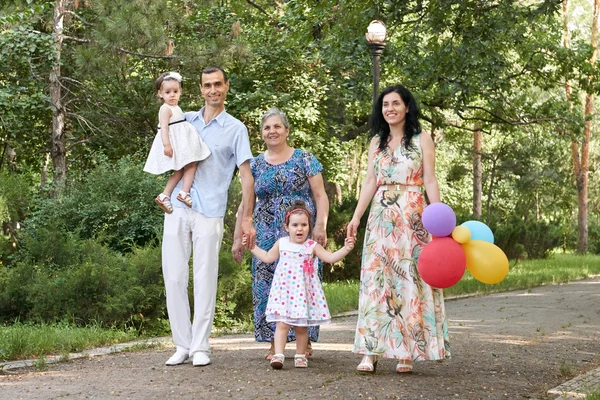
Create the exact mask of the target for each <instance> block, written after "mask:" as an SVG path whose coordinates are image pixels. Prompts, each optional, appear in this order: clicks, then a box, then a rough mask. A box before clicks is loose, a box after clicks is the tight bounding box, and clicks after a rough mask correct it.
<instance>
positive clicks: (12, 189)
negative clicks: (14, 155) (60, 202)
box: [0, 172, 36, 264]
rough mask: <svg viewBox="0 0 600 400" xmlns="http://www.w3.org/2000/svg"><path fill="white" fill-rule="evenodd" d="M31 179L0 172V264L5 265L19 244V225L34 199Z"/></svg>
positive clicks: (26, 176)
mask: <svg viewBox="0 0 600 400" xmlns="http://www.w3.org/2000/svg"><path fill="white" fill-rule="evenodd" d="M31 181H32V177H31V176H29V175H27V174H15V173H13V174H7V173H5V172H0V223H1V224H2V235H1V236H0V263H2V264H6V263H8V262H9V261H10V259H11V258H12V254H13V253H14V251H15V250H16V248H17V245H18V243H19V229H20V223H21V222H22V221H23V220H24V219H25V216H26V215H28V214H29V210H30V207H32V206H33V204H34V202H35V199H36V191H35V190H34V188H33V185H32V184H31V183H32V182H31Z"/></svg>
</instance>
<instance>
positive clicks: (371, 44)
mask: <svg viewBox="0 0 600 400" xmlns="http://www.w3.org/2000/svg"><path fill="white" fill-rule="evenodd" d="M365 37H366V38H367V47H368V48H369V51H370V52H371V57H372V58H373V105H375V103H376V102H377V96H379V58H380V56H381V53H383V49H385V38H386V29H385V25H384V24H383V22H381V21H378V20H374V21H371V23H370V24H369V26H368V27H367V33H365Z"/></svg>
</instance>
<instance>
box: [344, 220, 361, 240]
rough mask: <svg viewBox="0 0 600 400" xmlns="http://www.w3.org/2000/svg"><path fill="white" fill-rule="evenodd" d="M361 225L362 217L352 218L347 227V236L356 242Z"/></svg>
mask: <svg viewBox="0 0 600 400" xmlns="http://www.w3.org/2000/svg"><path fill="white" fill-rule="evenodd" d="M359 225H360V219H358V218H354V217H353V218H352V219H351V220H350V222H349V223H348V228H346V238H352V239H354V241H355V242H356V234H357V233H358V226H359Z"/></svg>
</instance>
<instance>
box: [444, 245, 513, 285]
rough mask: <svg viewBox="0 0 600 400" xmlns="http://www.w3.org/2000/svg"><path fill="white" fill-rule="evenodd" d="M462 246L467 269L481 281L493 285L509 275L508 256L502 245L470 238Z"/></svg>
mask: <svg viewBox="0 0 600 400" xmlns="http://www.w3.org/2000/svg"><path fill="white" fill-rule="evenodd" d="M455 240H456V239H455ZM461 246H462V248H463V250H464V251H465V256H466V257H467V269H468V270H469V272H470V273H471V275H473V278H475V279H477V280H478V281H479V282H483V283H487V284H490V285H493V284H495V283H498V282H500V281H502V280H503V279H504V278H506V275H508V258H507V257H506V254H504V252H503V251H502V249H501V248H500V247H498V246H496V245H495V244H493V243H490V242H486V241H484V240H469V241H468V242H466V243H464V244H461Z"/></svg>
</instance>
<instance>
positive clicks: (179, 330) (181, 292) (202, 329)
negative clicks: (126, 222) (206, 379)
mask: <svg viewBox="0 0 600 400" xmlns="http://www.w3.org/2000/svg"><path fill="white" fill-rule="evenodd" d="M222 240H223V218H207V217H205V216H204V215H203V214H201V213H199V212H197V211H194V210H192V209H187V208H177V207H175V208H174V209H173V213H172V214H165V226H164V233H163V242H162V270H163V277H164V280H165V289H166V296H167V311H168V313H169V322H170V324H171V332H172V333H173V342H174V343H175V345H176V346H177V348H178V349H182V350H188V351H189V354H190V355H193V354H194V353H195V352H197V351H201V352H204V353H206V354H210V345H209V343H208V338H209V336H210V331H211V328H212V324H213V319H214V316H215V302H216V297H217V275H218V272H219V250H220V248H221V242H222ZM192 249H193V257H194V258H193V282H194V321H193V323H191V322H190V321H191V312H190V302H189V298H188V284H189V271H190V269H189V260H190V255H191V254H192Z"/></svg>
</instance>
